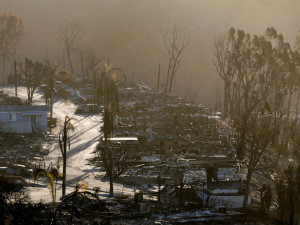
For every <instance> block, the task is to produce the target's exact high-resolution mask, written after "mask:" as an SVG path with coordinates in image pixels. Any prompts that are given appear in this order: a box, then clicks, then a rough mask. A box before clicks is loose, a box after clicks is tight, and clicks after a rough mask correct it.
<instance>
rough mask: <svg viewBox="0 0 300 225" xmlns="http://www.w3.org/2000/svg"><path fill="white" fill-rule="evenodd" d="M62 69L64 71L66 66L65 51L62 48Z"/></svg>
mask: <svg viewBox="0 0 300 225" xmlns="http://www.w3.org/2000/svg"><path fill="white" fill-rule="evenodd" d="M63 69H66V64H65V49H64V48H63Z"/></svg>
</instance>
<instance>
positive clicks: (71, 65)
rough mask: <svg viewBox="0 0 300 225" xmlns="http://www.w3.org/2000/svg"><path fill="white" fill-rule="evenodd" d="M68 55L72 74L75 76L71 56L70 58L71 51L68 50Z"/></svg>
mask: <svg viewBox="0 0 300 225" xmlns="http://www.w3.org/2000/svg"><path fill="white" fill-rule="evenodd" d="M67 55H68V59H69V63H70V67H71V72H72V74H74V71H73V64H72V61H71V56H70V49H67Z"/></svg>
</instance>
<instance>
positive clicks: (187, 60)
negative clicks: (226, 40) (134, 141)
mask: <svg viewBox="0 0 300 225" xmlns="http://www.w3.org/2000/svg"><path fill="white" fill-rule="evenodd" d="M0 8H1V12H12V13H15V14H16V15H18V16H19V17H21V19H22V20H23V22H24V34H23V36H22V41H21V43H20V44H19V47H18V54H19V55H20V56H21V57H29V58H32V59H34V60H40V61H43V60H45V57H46V50H47V49H48V51H47V52H48V59H49V60H50V61H52V62H59V61H62V48H63V46H62V44H60V42H59V41H58V34H57V31H58V27H59V25H60V23H61V21H63V20H65V19H67V20H72V19H77V20H80V23H81V25H82V38H81V41H80V45H79V46H78V48H77V50H76V51H74V52H73V53H72V55H71V57H72V59H73V61H74V64H75V74H76V75H80V71H81V69H80V63H79V52H80V51H83V53H84V55H85V56H87V55H88V54H95V55H97V56H99V57H100V58H103V59H107V58H109V59H110V62H111V63H112V64H113V65H115V66H117V67H120V68H122V69H123V70H124V71H125V73H126V74H127V77H128V79H129V80H132V79H133V80H134V81H135V82H138V81H144V82H145V83H147V84H149V85H150V86H152V87H156V82H157V72H158V64H159V63H161V82H162V83H163V82H165V79H166V77H165V76H166V72H167V71H166V70H167V52H166V49H165V47H164V42H163V33H164V32H165V31H166V30H168V29H169V30H170V29H172V27H173V26H174V24H177V27H178V28H179V31H180V33H181V35H182V36H183V37H187V38H189V46H188V48H187V49H186V50H185V51H184V53H183V58H182V63H181V67H180V68H179V70H178V72H177V75H176V77H175V81H174V82H175V83H174V87H173V93H174V94H176V95H180V96H183V97H187V98H188V99H189V100H196V101H197V102H198V103H201V104H204V105H208V106H211V107H213V106H214V104H215V99H216V91H217V90H218V92H219V93H220V95H222V93H221V89H222V88H221V87H222V83H221V81H220V80H219V79H218V76H217V74H216V72H215V70H214V67H213V64H212V42H213V39H214V38H215V37H216V36H217V35H219V34H222V33H225V32H227V31H228V30H229V28H230V27H234V28H236V29H243V30H245V31H246V32H248V33H250V34H258V35H261V34H264V31H265V29H266V28H267V27H270V26H273V27H274V28H275V29H276V30H277V32H279V33H282V34H283V36H284V38H285V40H286V41H288V42H290V44H291V45H292V46H293V45H294V43H295V37H296V35H297V34H298V32H299V29H300V14H299V11H300V1H296V0H294V1H292V0H286V1H279V0H260V1H259V0H251V1H250V0H249V1H240V0H1V2H0ZM67 65H68V64H67ZM133 72H134V76H133V77H132V74H133Z"/></svg>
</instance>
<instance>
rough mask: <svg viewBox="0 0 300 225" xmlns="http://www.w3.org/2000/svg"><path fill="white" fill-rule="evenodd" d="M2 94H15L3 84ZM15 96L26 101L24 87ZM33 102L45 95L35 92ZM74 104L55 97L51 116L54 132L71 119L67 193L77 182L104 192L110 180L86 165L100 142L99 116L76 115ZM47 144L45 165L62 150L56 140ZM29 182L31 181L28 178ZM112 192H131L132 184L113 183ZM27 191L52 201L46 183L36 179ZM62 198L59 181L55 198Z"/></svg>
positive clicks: (40, 99)
mask: <svg viewBox="0 0 300 225" xmlns="http://www.w3.org/2000/svg"><path fill="white" fill-rule="evenodd" d="M4 93H8V94H10V95H14V88H13V87H5V88H4ZM18 96H19V97H20V98H22V99H24V100H26V96H27V93H26V88H25V87H20V88H19V89H18ZM33 104H36V105H43V104H44V98H43V95H42V92H36V93H35V94H34V98H33ZM75 110H76V105H75V104H74V103H73V102H71V101H67V102H66V101H63V100H58V101H55V103H54V107H53V114H54V117H56V118H57V119H58V128H56V129H54V131H53V132H54V133H55V134H56V135H57V134H58V132H59V130H60V128H61V127H62V125H63V121H64V118H65V116H69V117H71V118H74V120H72V124H73V125H74V128H75V129H74V131H71V132H70V140H71V148H70V150H69V151H68V152H67V188H66V192H67V193H70V192H72V191H73V190H74V187H75V185H76V182H80V181H82V182H87V183H88V187H89V189H92V188H93V187H100V190H101V191H103V192H106V193H107V192H108V191H109V182H102V181H101V180H100V179H99V178H95V176H96V175H97V174H99V168H97V167H95V166H92V165H89V164H88V161H87V160H88V159H89V158H91V157H93V156H94V153H93V151H94V150H95V149H96V146H97V144H98V142H99V138H100V137H101V135H102V133H101V132H100V127H101V124H102V123H103V121H102V116H101V115H95V114H81V115H78V114H75ZM57 139H58V138H56V141H54V142H53V143H49V145H48V146H47V147H48V148H49V154H48V155H47V156H46V157H45V163H46V165H49V164H50V163H52V164H54V165H57V159H58V157H61V151H60V148H59V144H58V141H57ZM59 172H60V173H62V159H61V160H60V171H59ZM31 182H32V180H31ZM114 191H115V193H121V192H125V193H127V194H129V193H130V194H132V188H131V187H123V185H121V184H115V185H114ZM29 193H30V196H31V198H32V200H33V201H35V202H37V201H40V200H43V201H46V202H48V201H51V196H50V194H49V190H48V187H47V185H46V183H45V182H42V181H38V184H37V185H34V187H30V188H29ZM60 197H61V181H59V182H58V185H57V196H56V199H59V198H60Z"/></svg>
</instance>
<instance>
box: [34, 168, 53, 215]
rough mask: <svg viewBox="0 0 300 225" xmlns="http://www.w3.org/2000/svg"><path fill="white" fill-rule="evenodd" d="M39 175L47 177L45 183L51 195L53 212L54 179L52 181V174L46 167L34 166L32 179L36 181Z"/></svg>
mask: <svg viewBox="0 0 300 225" xmlns="http://www.w3.org/2000/svg"><path fill="white" fill-rule="evenodd" d="M40 176H43V177H46V178H47V184H48V186H49V190H50V194H51V197H52V207H53V212H54V211H55V199H56V196H55V190H54V181H53V177H54V176H53V174H52V173H51V171H49V168H48V169H44V168H36V169H35V170H34V173H33V177H34V181H37V180H38V179H39V177H40Z"/></svg>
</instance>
